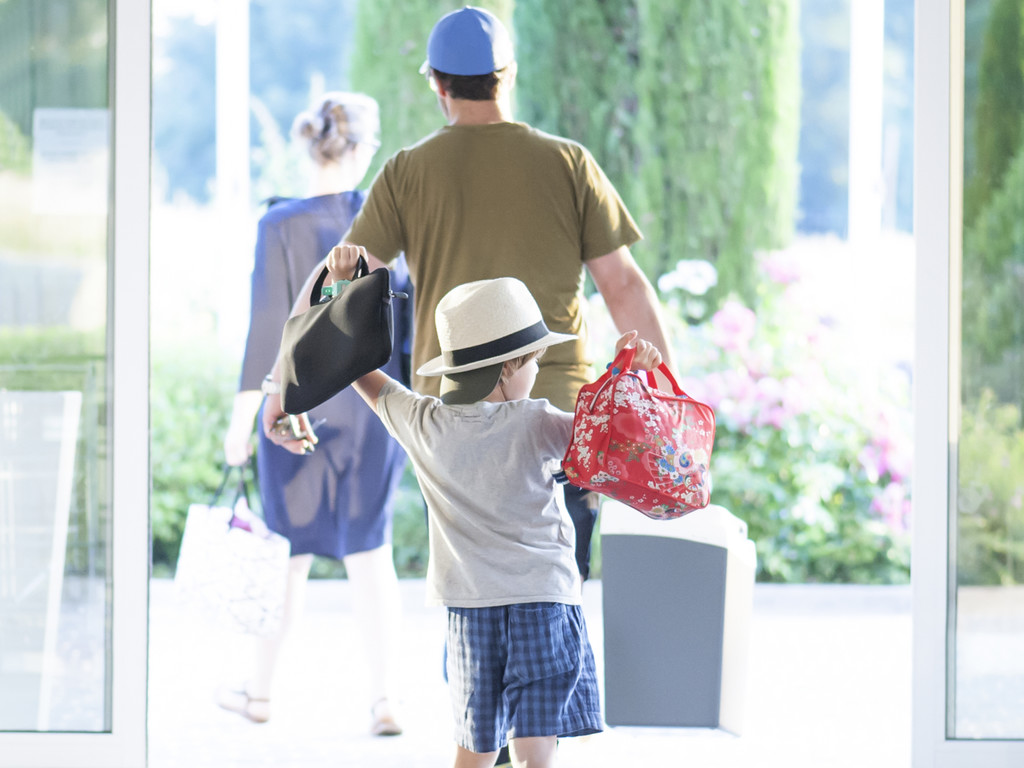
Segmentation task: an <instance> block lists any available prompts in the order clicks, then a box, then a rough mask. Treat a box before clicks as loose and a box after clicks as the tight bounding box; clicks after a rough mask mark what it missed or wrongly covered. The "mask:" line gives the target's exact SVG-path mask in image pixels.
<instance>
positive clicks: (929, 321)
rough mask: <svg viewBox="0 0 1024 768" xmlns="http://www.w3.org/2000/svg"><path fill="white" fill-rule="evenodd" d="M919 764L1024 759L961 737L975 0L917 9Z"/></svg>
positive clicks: (989, 765)
mask: <svg viewBox="0 0 1024 768" xmlns="http://www.w3.org/2000/svg"><path fill="white" fill-rule="evenodd" d="M915 25H916V30H915V58H916V62H915V67H914V71H915V79H916V93H915V105H914V112H915V117H914V125H915V131H914V133H915V136H914V146H915V161H914V169H915V170H914V174H915V179H914V200H915V211H914V232H915V239H916V243H917V306H916V317H915V322H916V326H915V327H916V334H915V336H916V341H915V363H914V379H915V381H914V422H915V427H914V534H913V536H914V538H913V550H912V551H913V561H912V582H913V594H914V607H913V621H914V662H913V665H914V670H913V680H914V683H913V686H914V687H913V737H912V744H913V747H912V752H913V766H914V768H977V767H978V766H985V768H1010V766H1014V767H1016V766H1021V765H1024V741H995V740H953V739H950V738H949V736H948V735H947V734H948V728H947V722H948V717H947V704H946V702H947V694H946V690H947V688H946V686H947V680H948V675H949V669H950V667H949V659H950V654H951V653H952V652H953V650H954V649H953V647H952V646H951V644H950V639H951V637H952V635H951V633H950V631H949V626H950V615H949V607H950V606H949V599H948V595H949V594H950V592H949V587H950V578H951V576H950V568H949V563H950V558H949V552H950V543H951V540H950V509H951V502H952V495H951V489H952V488H953V485H952V481H954V480H955V474H954V473H953V467H955V448H956V429H957V424H958V420H959V393H958V383H957V380H956V376H957V375H958V374H959V370H960V361H959V358H958V354H959V345H960V332H959V317H960V312H959V301H960V253H961V245H962V229H961V224H962V209H961V203H962V187H963V146H964V132H963V83H964V68H963V61H964V55H963V45H964V0H917V3H916V8H915Z"/></svg>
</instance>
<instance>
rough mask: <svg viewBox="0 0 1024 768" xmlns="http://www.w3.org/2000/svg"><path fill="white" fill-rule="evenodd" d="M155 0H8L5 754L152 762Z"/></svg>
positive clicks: (0, 569) (0, 547)
mask: <svg viewBox="0 0 1024 768" xmlns="http://www.w3.org/2000/svg"><path fill="white" fill-rule="evenodd" d="M149 38H150V34H149V7H148V3H127V2H125V3H115V2H114V0H5V1H4V2H0V755H2V756H3V757H2V758H0V763H2V764H3V765H4V766H5V767H9V768H30V767H33V768H34V767H36V766H48V767H50V768H54V767H55V766H56V767H60V768H64V766H67V767H68V768H71V767H77V766H97V768H98V767H99V766H103V768H119V767H120V766H143V765H144V764H145V712H146V641H147V636H146V623H147V619H146V604H147V579H148V560H149V558H148V542H149V531H148V514H147V504H148V498H147V495H148V492H147V489H148V484H149V483H148V403H147V389H148V351H147V350H148V296H147V294H148V290H147V286H148V257H147V253H148V216H149V211H148V189H149V179H148V168H149Z"/></svg>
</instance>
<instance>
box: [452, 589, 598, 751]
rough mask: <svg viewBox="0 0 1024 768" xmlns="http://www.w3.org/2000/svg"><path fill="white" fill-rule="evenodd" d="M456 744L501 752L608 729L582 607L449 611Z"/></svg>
mask: <svg viewBox="0 0 1024 768" xmlns="http://www.w3.org/2000/svg"><path fill="white" fill-rule="evenodd" d="M448 687H449V690H450V692H451V697H452V713H453V715H454V717H455V741H456V743H457V744H459V746H461V747H464V748H466V749H469V750H471V751H473V752H494V751H495V750H497V749H499V748H501V747H502V746H503V745H505V744H506V743H507V739H515V738H520V737H529V736H583V735H585V734H588V733H597V732H599V731H600V730H601V729H602V724H603V721H602V719H601V703H600V694H599V693H598V685H597V671H596V669H595V666H594V653H593V651H592V650H591V648H590V640H589V639H588V638H587V627H586V624H585V623H584V620H583V610H582V609H581V608H580V606H578V605H565V604H562V603H520V604H516V605H500V606H495V607H492V608H449V609H448Z"/></svg>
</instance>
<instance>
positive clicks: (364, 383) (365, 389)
mask: <svg viewBox="0 0 1024 768" xmlns="http://www.w3.org/2000/svg"><path fill="white" fill-rule="evenodd" d="M391 380H392V379H391V377H390V376H388V375H387V374H386V373H384V372H383V371H370V372H369V373H367V374H366V375H364V376H360V377H359V378H358V379H356V380H355V381H354V382H352V388H353V389H355V391H356V392H358V393H359V396H360V397H361V398H363V400H365V401H366V404H367V405H368V406H370V408H372V409H373V412H374V413H376V412H377V397H378V396H379V395H380V391H381V389H383V388H384V385H385V384H387V383H388V382H389V381H391Z"/></svg>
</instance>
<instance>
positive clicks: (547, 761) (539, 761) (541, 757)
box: [509, 736, 558, 768]
mask: <svg viewBox="0 0 1024 768" xmlns="http://www.w3.org/2000/svg"><path fill="white" fill-rule="evenodd" d="M509 747H510V750H509V751H510V752H511V753H512V765H514V766H515V767H516V768H551V766H553V765H554V764H555V751H556V749H557V747H558V737H557V736H531V737H529V738H521V739H512V740H511V741H510V742H509Z"/></svg>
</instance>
